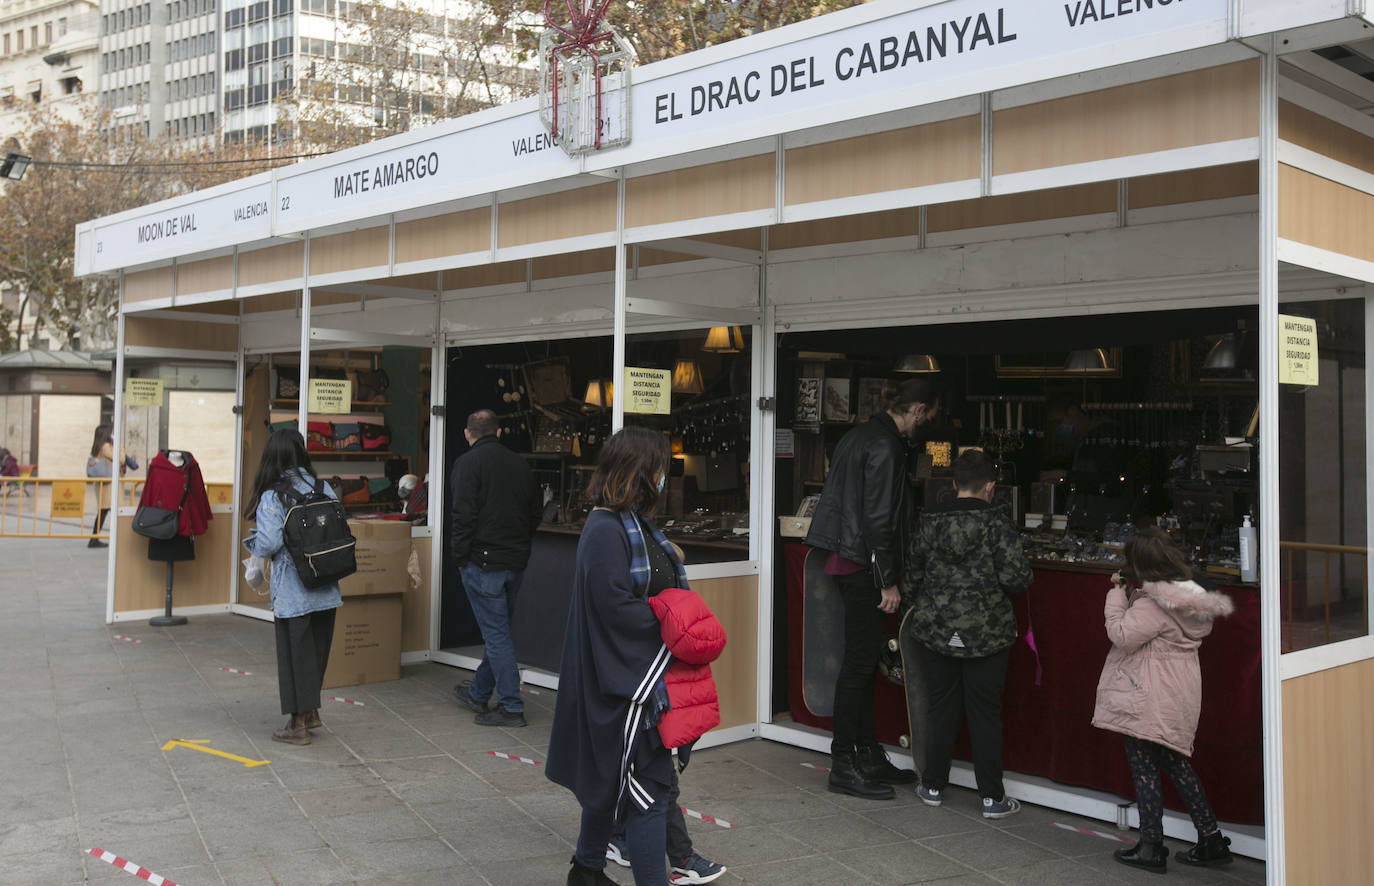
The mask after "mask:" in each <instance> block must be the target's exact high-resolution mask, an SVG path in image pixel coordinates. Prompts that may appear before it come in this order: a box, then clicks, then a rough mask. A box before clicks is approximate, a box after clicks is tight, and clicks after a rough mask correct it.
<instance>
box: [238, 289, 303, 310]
mask: <svg viewBox="0 0 1374 886" xmlns="http://www.w3.org/2000/svg"><path fill="white" fill-rule="evenodd" d="M299 298H300V293H299V292H273V293H271V294H269V295H255V296H252V297H251V298H245V299H244V300H243V312H244V313H245V314H265V313H268V312H269V311H294V310H295V309H296V305H297V299H299Z"/></svg>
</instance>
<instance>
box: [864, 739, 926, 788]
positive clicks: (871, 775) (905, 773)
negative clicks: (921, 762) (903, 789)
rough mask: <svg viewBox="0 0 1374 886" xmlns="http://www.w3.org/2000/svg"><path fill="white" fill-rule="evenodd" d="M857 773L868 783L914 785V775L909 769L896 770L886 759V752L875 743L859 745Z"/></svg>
mask: <svg viewBox="0 0 1374 886" xmlns="http://www.w3.org/2000/svg"><path fill="white" fill-rule="evenodd" d="M859 771H860V772H862V773H863V774H864V778H866V779H868V780H869V781H878V782H882V783H883V784H914V783H915V782H916V773H915V772H914V771H913V770H910V769H898V768H897V767H896V766H893V765H892V761H891V760H889V759H888V758H887V751H884V750H883V746H882V745H880V744H878V743H877V742H876V741H875V742H871V743H869V744H861V745H859Z"/></svg>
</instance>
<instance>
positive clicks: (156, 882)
mask: <svg viewBox="0 0 1374 886" xmlns="http://www.w3.org/2000/svg"><path fill="white" fill-rule="evenodd" d="M87 853H88V854H90V855H92V856H94V857H96V858H98V859H100V860H101V861H103V862H107V863H109V864H112V865H114V866H115V867H117V868H119V869H120V870H121V871H125V872H126V873H130V874H133V875H134V876H135V877H138V878H139V879H140V880H147V881H148V882H149V883H152V884H153V886H177V884H175V883H173V882H172V881H171V880H168V879H167V878H165V877H162V876H159V875H158V874H155V873H153V872H152V871H150V870H147V869H145V868H141V867H139V866H138V865H136V864H134V863H133V862H132V861H125V860H124V859H122V858H120V857H119V856H118V855H115V854H114V853H113V852H106V851H105V850H104V849H100V848H98V847H97V848H93V849H88V850H87Z"/></svg>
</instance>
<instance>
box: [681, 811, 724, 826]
mask: <svg viewBox="0 0 1374 886" xmlns="http://www.w3.org/2000/svg"><path fill="white" fill-rule="evenodd" d="M679 808H680V809H681V810H682V814H683V815H690V816H691V817H692V818H695V819H697V820H698V821H704V822H706V823H707V824H713V825H715V826H716V827H721V828H733V827H734V825H732V824H730V822H728V821H725V820H724V819H720V818H715V817H714V816H710V815H703V814H702V813H700V812H697V811H696V810H695V809H688V808H687V807H686V806H681V807H679Z"/></svg>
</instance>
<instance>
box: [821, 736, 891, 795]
mask: <svg viewBox="0 0 1374 886" xmlns="http://www.w3.org/2000/svg"><path fill="white" fill-rule="evenodd" d="M888 765H889V766H891V765H892V764H891V763H889V764H888ZM830 790H831V791H833V792H834V793H836V794H849V795H850V796H853V797H862V798H863V799H865V800H891V799H892V798H893V797H895V796H896V793H895V792H894V791H893V790H892V786H891V785H886V784H883V783H882V782H878V781H873V780H872V779H870V778H869V777H868V776H867V775H865V774H864V772H863V770H862V769H860V768H859V752H858V748H856V747H855V746H854V745H846V746H844V747H840V748H832V749H831V751H830Z"/></svg>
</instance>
